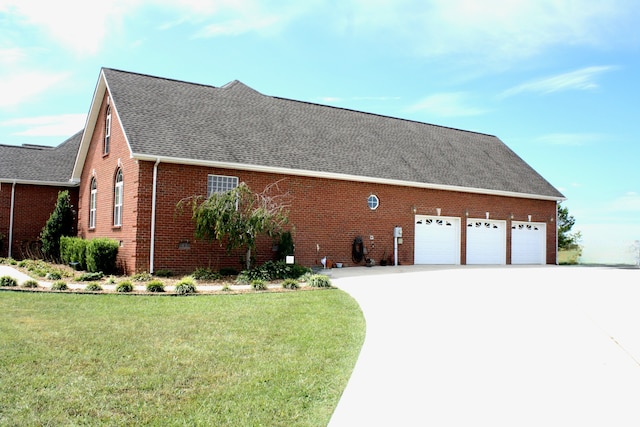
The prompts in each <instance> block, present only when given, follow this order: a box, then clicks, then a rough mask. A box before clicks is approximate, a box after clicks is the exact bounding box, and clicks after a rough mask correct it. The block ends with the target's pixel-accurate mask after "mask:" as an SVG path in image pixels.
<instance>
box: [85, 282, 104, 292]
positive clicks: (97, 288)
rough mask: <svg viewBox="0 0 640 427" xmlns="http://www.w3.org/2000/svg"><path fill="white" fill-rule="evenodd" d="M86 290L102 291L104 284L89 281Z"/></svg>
mask: <svg viewBox="0 0 640 427" xmlns="http://www.w3.org/2000/svg"><path fill="white" fill-rule="evenodd" d="M84 290H85V291H90V292H100V291H101V290H102V286H100V285H98V284H97V283H89V284H88V285H87V286H86V287H85V288H84Z"/></svg>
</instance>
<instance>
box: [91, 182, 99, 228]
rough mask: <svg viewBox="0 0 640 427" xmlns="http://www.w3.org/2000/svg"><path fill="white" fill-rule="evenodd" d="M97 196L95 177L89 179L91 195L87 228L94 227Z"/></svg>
mask: <svg viewBox="0 0 640 427" xmlns="http://www.w3.org/2000/svg"><path fill="white" fill-rule="evenodd" d="M97 196H98V184H97V183H96V179H95V178H92V179H91V196H90V198H89V228H96V213H97V209H96V205H97V204H96V198H97Z"/></svg>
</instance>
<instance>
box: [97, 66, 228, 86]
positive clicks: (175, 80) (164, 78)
mask: <svg viewBox="0 0 640 427" xmlns="http://www.w3.org/2000/svg"><path fill="white" fill-rule="evenodd" d="M102 70H109V71H115V72H117V73H124V74H131V75H136V76H140V77H148V78H152V79H156V80H166V81H169V82H176V83H184V84H188V85H193V86H202V87H208V88H213V89H220V87H218V86H213V85H208V84H204V83H195V82H189V81H186V80H180V79H173V78H170V77H160V76H154V75H152V74H146V73H138V72H135V71H126V70H120V69H118V68H110V67H102Z"/></svg>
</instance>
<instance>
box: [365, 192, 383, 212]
mask: <svg viewBox="0 0 640 427" xmlns="http://www.w3.org/2000/svg"><path fill="white" fill-rule="evenodd" d="M379 204H380V200H378V196H376V195H375V194H372V195H370V196H369V198H368V199H367V205H369V209H371V210H374V209H378V205H379Z"/></svg>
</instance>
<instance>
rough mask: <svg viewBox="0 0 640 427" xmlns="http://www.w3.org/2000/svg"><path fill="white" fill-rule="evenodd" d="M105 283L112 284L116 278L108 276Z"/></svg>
mask: <svg viewBox="0 0 640 427" xmlns="http://www.w3.org/2000/svg"><path fill="white" fill-rule="evenodd" d="M107 283H108V284H110V285H113V284H114V283H116V278H115V277H113V276H109V278H108V279H107Z"/></svg>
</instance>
